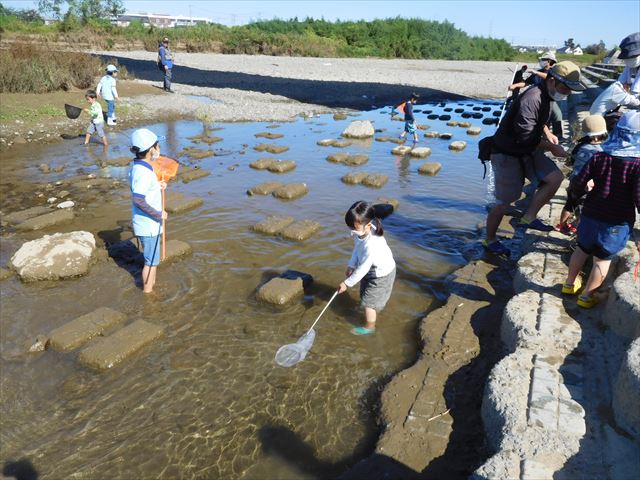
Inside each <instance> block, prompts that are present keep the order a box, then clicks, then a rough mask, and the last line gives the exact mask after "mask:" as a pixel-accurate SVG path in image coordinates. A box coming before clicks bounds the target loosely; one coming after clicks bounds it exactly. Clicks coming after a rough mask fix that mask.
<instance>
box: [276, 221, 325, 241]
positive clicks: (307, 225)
mask: <svg viewBox="0 0 640 480" xmlns="http://www.w3.org/2000/svg"><path fill="white" fill-rule="evenodd" d="M321 228H322V225H320V224H319V223H318V222H316V221H313V220H300V221H298V222H295V223H292V224H290V225H288V226H286V227H285V228H284V229H283V230H282V231H280V235H282V238H285V239H287V240H296V241H298V242H302V241H304V240H306V239H308V238H309V237H311V236H312V235H313V234H314V233H316V232H317V231H318V230H320V229H321Z"/></svg>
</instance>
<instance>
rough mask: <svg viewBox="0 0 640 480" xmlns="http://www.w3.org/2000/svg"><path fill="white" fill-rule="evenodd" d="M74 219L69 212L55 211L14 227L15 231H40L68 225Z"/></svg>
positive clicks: (72, 214)
mask: <svg viewBox="0 0 640 480" xmlns="http://www.w3.org/2000/svg"><path fill="white" fill-rule="evenodd" d="M74 217H75V215H74V213H73V212H72V211H71V210H56V211H53V212H51V213H45V214H44V215H39V216H37V217H32V218H29V219H27V220H25V221H24V222H22V223H19V224H18V225H16V230H18V231H20V232H26V231H30V230H40V229H43V228H47V227H52V226H54V225H60V224H62V223H68V222H70V221H71V220H73V219H74Z"/></svg>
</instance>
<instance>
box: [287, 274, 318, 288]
mask: <svg viewBox="0 0 640 480" xmlns="http://www.w3.org/2000/svg"><path fill="white" fill-rule="evenodd" d="M280 278H286V279H288V280H295V279H296V278H300V279H301V280H302V287H303V288H307V287H309V286H310V285H311V284H312V283H313V277H312V276H311V275H309V274H308V273H304V272H299V271H297V270H286V271H284V272H282V273H281V274H280Z"/></svg>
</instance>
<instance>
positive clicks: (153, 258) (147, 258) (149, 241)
mask: <svg viewBox="0 0 640 480" xmlns="http://www.w3.org/2000/svg"><path fill="white" fill-rule="evenodd" d="M138 240H140V243H141V244H142V248H143V252H142V253H143V255H144V264H145V265H149V266H151V267H155V266H156V265H159V264H160V235H155V236H153V237H138Z"/></svg>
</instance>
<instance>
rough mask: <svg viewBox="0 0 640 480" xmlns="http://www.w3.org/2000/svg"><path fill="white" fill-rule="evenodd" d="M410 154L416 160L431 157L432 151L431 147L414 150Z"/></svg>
mask: <svg viewBox="0 0 640 480" xmlns="http://www.w3.org/2000/svg"><path fill="white" fill-rule="evenodd" d="M409 154H410V155H411V156H412V157H416V158H427V157H428V156H429V155H431V149H430V148H429V147H417V148H412V149H411V151H410V152H409Z"/></svg>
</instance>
